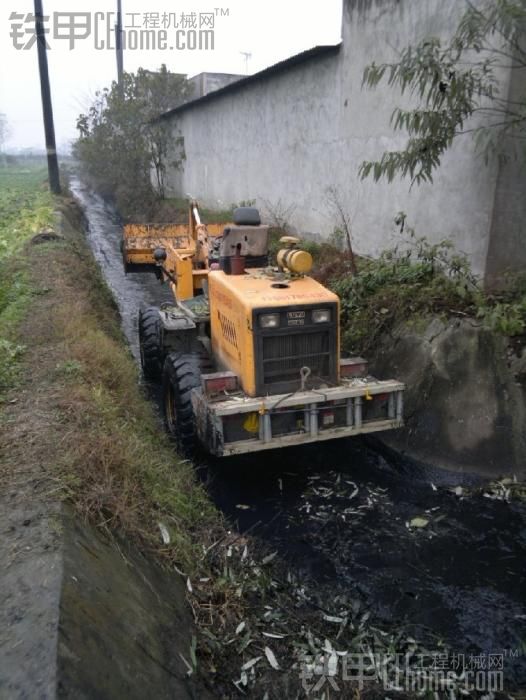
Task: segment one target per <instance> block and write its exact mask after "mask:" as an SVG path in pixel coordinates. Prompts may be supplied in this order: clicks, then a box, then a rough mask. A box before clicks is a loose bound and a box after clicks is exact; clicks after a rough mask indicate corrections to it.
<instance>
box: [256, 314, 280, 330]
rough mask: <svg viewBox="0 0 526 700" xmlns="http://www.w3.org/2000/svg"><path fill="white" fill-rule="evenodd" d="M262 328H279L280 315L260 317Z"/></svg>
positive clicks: (263, 315)
mask: <svg viewBox="0 0 526 700" xmlns="http://www.w3.org/2000/svg"><path fill="white" fill-rule="evenodd" d="M259 325H260V326H261V328H277V327H278V326H279V314H262V315H261V316H260V317H259Z"/></svg>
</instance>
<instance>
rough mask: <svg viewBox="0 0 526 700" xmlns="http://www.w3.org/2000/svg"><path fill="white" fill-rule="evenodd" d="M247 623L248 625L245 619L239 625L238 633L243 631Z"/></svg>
mask: <svg viewBox="0 0 526 700" xmlns="http://www.w3.org/2000/svg"><path fill="white" fill-rule="evenodd" d="M245 625H246V623H245V621H243V622H240V623H239V625H238V626H237V627H236V634H239V633H240V632H242V631H243V630H244V629H245Z"/></svg>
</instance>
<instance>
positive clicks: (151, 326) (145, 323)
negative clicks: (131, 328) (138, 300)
mask: <svg viewBox="0 0 526 700" xmlns="http://www.w3.org/2000/svg"><path fill="white" fill-rule="evenodd" d="M139 347H140V352H141V366H142V371H143V374H144V376H145V377H146V379H160V378H161V375H162V372H163V327H162V323H161V318H160V316H159V309H157V308H155V306H149V307H148V308H147V309H144V310H141V311H140V312H139Z"/></svg>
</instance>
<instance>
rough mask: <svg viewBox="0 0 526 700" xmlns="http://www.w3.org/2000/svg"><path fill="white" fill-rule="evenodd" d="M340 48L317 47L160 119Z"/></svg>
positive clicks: (188, 103) (335, 45)
mask: <svg viewBox="0 0 526 700" xmlns="http://www.w3.org/2000/svg"><path fill="white" fill-rule="evenodd" d="M340 47H341V42H340V43H338V44H330V45H327V46H315V47H314V48H312V49H308V50H307V51H303V52H302V53H298V54H296V55H295V56H291V57H290V58H286V59H285V60H284V61H280V62H279V63H274V64H273V65H272V66H269V67H268V68H264V69H263V70H261V71H259V72H258V73H254V74H253V75H247V77H246V78H241V79H240V80H236V81H235V82H233V83H230V84H229V85H225V87H222V88H219V90H214V91H213V92H209V93H207V94H206V95H203V97H198V98H197V99H195V100H190V101H189V102H185V103H184V104H182V105H179V106H178V107H175V108H174V109H170V110H169V111H168V112H164V114H161V116H160V117H158V118H159V119H167V118H169V117H171V116H172V114H180V113H181V112H185V111H186V110H187V109H192V108H193V107H197V106H199V105H201V104H204V103H205V102H211V101H212V100H216V99H217V98H218V97H222V96H223V95H227V94H230V93H234V92H237V91H238V90H243V89H244V88H245V87H246V86H247V85H251V84H252V83H259V82H261V81H263V80H267V78H270V77H272V76H274V75H277V74H279V73H285V72H286V71H288V70H289V69H290V68H293V67H295V66H297V65H300V64H302V63H307V62H308V61H311V60H312V59H315V58H318V57H320V56H328V55H332V54H334V55H336V54H337V53H338V52H339V50H340Z"/></svg>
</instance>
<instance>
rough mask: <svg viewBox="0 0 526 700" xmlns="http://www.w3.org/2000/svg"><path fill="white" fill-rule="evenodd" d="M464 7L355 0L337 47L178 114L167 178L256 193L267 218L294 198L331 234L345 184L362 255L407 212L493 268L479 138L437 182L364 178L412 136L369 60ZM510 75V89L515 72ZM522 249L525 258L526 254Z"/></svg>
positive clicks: (213, 192)
mask: <svg viewBox="0 0 526 700" xmlns="http://www.w3.org/2000/svg"><path fill="white" fill-rule="evenodd" d="M464 8H465V5H464V3H463V2H461V1H460V0H345V1H344V10H343V23H342V38H343V45H342V47H341V49H340V52H339V53H338V54H335V55H329V56H320V57H316V58H313V59H312V60H310V61H308V62H306V63H303V64H300V65H297V66H294V67H291V68H289V69H288V70H287V71H286V72H282V73H279V74H276V75H273V76H270V77H268V78H266V79H264V80H260V81H258V82H254V83H252V84H249V85H246V86H245V87H244V88H242V89H240V90H238V91H237V92H234V93H230V94H226V95H224V96H218V97H217V98H216V99H213V100H211V101H209V102H206V103H203V104H200V105H199V104H197V105H195V106H194V107H191V106H190V107H188V108H186V109H184V110H183V111H182V112H181V113H180V114H178V115H176V117H175V119H176V120H177V124H178V127H179V129H180V130H181V133H182V134H183V136H184V140H185V151H186V162H185V165H184V171H183V173H182V174H178V173H172V174H171V175H170V177H169V183H170V184H171V185H172V187H173V190H174V193H175V194H185V193H191V194H192V195H193V196H196V197H198V198H200V199H201V200H202V201H203V202H204V203H205V204H207V205H209V206H216V207H217V206H221V205H229V204H231V203H232V202H239V201H241V200H247V199H255V200H256V203H257V205H258V206H260V208H261V209H262V210H263V213H264V211H265V208H266V206H265V204H266V202H270V203H271V205H272V206H275V205H276V204H277V203H278V202H281V204H282V205H283V206H284V207H287V206H289V205H294V206H295V211H294V214H293V215H292V217H291V223H292V224H293V225H294V226H295V227H296V228H297V229H298V230H299V231H300V232H301V231H303V232H308V233H320V234H322V235H328V234H330V233H331V232H332V230H333V227H334V225H335V224H337V223H338V222H337V221H336V220H335V217H334V213H333V212H332V211H331V208H330V206H329V204H328V202H327V196H326V191H327V189H328V188H330V187H336V188H337V190H338V191H339V192H340V194H341V199H342V202H343V205H344V207H345V209H346V210H347V211H348V212H349V214H350V215H351V216H352V221H353V237H354V242H355V248H356V250H357V252H359V253H363V254H369V255H375V254H377V253H379V252H380V251H381V250H382V249H384V248H385V247H387V246H389V245H391V244H392V243H393V242H395V241H399V240H400V238H399V236H398V234H397V231H396V226H395V225H394V217H395V215H396V214H397V213H398V212H399V211H404V212H406V214H407V216H408V223H409V225H411V226H413V227H415V228H416V230H417V232H418V234H419V235H425V236H427V237H428V238H429V239H430V240H432V241H438V240H441V239H443V238H450V239H451V240H452V241H453V242H454V243H455V246H456V248H457V249H458V250H459V251H463V252H465V253H467V254H468V255H469V257H470V259H471V262H472V266H473V270H474V272H476V273H477V274H483V273H484V272H485V270H486V258H487V254H488V249H489V244H490V234H491V231H492V221H494V219H495V211H494V203H495V193H496V184H497V176H498V174H499V170H498V167H497V164H496V163H494V164H491V165H490V166H485V165H484V163H483V161H482V159H481V158H480V157H479V156H477V155H476V154H475V152H474V147H473V141H472V139H471V138H470V137H469V136H465V137H461V138H459V139H457V141H456V142H455V144H454V147H453V148H452V149H451V150H450V151H449V152H448V153H447V154H446V156H445V157H444V159H443V164H442V166H441V168H440V169H439V171H438V172H437V173H436V176H435V178H434V184H433V185H419V186H414V187H413V188H412V189H410V182H409V181H408V180H397V181H395V182H394V183H392V184H387V183H386V182H381V183H374V182H373V181H372V180H369V179H368V180H366V181H361V180H360V179H359V177H358V169H359V166H360V163H361V162H362V161H363V160H364V159H367V160H372V159H375V158H378V157H380V156H381V154H382V153H383V152H384V151H385V150H389V149H396V148H399V147H403V145H404V143H405V137H404V136H403V134H400V133H394V132H393V131H392V129H391V128H390V126H389V120H390V117H391V113H392V111H393V109H394V107H395V106H397V105H400V104H401V103H402V100H401V97H400V95H399V93H398V92H397V91H396V90H390V89H388V88H387V87H381V88H379V89H377V90H375V91H371V90H362V88H361V82H362V75H363V70H364V68H365V66H366V65H367V64H369V63H371V62H372V61H375V62H377V63H381V62H385V61H389V60H392V59H394V58H395V57H396V55H397V51H399V50H400V49H402V48H404V47H405V46H406V45H408V44H410V43H415V42H417V41H419V40H420V39H422V38H423V37H425V36H427V35H430V34H432V35H435V36H436V35H444V36H445V35H448V34H449V33H451V32H452V31H453V29H454V28H455V26H456V24H457V22H458V19H459V17H460V15H461V14H462V12H463V10H464ZM502 77H503V84H504V85H503V92H504V93H506V91H507V85H506V82H507V81H508V76H507V75H504V74H503V76H502ZM174 124H175V120H174ZM501 175H502V173H501ZM502 181H503V179H502V177H501V182H502ZM515 190H516V179H515ZM523 191H524V190H523ZM500 195H501V196H500V197H499V202H500V204H499V206H501V207H506V192H504V196H502V193H500ZM514 207H515V209H516V210H517V211H515V220H521V221H522V220H525V219H526V216H525V215H526V204H525V202H524V201H523V200H521V201H517V198H516V197H515V202H514ZM493 228H495V227H493ZM499 235H501V236H502V235H505V234H503V233H502V231H501V232H500V234H499ZM515 237H516V238H517V231H515ZM514 245H515V244H513V245H512V246H510V247H511V248H512V250H513V247H514ZM524 248H526V246H525V247H524ZM520 255H522V263H521V264H523V265H525V264H526V258H525V257H524V255H525V253H524V251H523V250H522V249H521V253H520ZM519 257H520V256H519ZM508 258H509V259H511V260H514V259H516V256H515V255H514V254H513V253H512V254H511V256H508ZM508 262H509V260H508ZM506 264H507V263H506V261H503V262H502V265H504V266H505V265H506Z"/></svg>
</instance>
